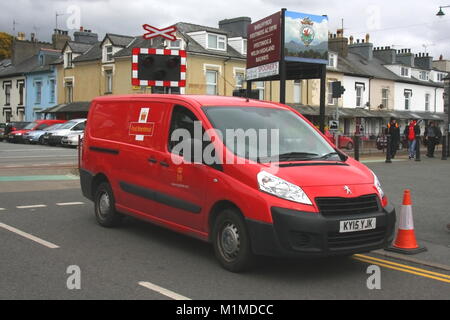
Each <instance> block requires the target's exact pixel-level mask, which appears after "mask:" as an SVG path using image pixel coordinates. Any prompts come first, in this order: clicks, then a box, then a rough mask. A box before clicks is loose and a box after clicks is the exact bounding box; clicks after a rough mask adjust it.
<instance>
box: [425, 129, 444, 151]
mask: <svg viewBox="0 0 450 320" xmlns="http://www.w3.org/2000/svg"><path fill="white" fill-rule="evenodd" d="M425 139H426V141H427V144H428V152H427V157H428V158H434V151H435V150H436V145H437V144H439V142H440V141H441V139H442V132H441V129H440V128H439V127H437V126H436V125H435V123H434V122H433V121H431V122H430V124H429V126H428V127H427V129H426V131H425Z"/></svg>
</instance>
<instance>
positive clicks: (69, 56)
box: [66, 52, 73, 68]
mask: <svg viewBox="0 0 450 320" xmlns="http://www.w3.org/2000/svg"><path fill="white" fill-rule="evenodd" d="M72 67H73V63H72V52H67V53H66V68H72Z"/></svg>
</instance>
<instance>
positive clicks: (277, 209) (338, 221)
mask: <svg viewBox="0 0 450 320" xmlns="http://www.w3.org/2000/svg"><path fill="white" fill-rule="evenodd" d="M214 108H220V112H223V113H224V114H231V115H232V112H234V110H236V112H240V113H242V114H245V112H247V113H248V114H249V117H251V116H252V115H251V113H252V112H259V113H271V112H273V113H274V117H275V116H277V115H278V113H280V114H282V115H283V117H284V116H286V117H292V118H295V119H294V120H293V121H299V123H303V124H304V125H305V128H306V127H307V130H311V131H308V132H311V139H312V137H313V136H314V139H317V140H315V141H317V144H321V145H322V144H323V146H324V148H330V150H332V151H333V152H335V154H334V153H330V155H329V156H324V157H322V158H311V159H304V160H299V159H300V158H299V159H294V157H292V158H291V157H290V156H289V157H286V158H285V159H284V160H283V161H279V162H277V163H273V162H266V163H264V162H261V161H260V160H257V161H251V160H249V161H247V162H246V163H245V164H228V162H226V163H223V164H220V165H206V164H203V163H199V162H193V163H192V162H186V161H185V162H183V163H180V162H182V161H174V160H177V158H180V160H182V159H181V158H182V156H177V155H174V154H173V153H171V152H170V151H169V147H168V145H169V144H170V143H169V142H168V141H169V132H172V131H171V130H172V129H173V128H172V127H173V126H174V123H178V121H179V120H177V119H175V114H176V115H177V117H179V112H182V114H190V115H194V116H195V117H196V118H197V119H198V120H200V121H201V123H202V125H203V129H204V130H209V129H217V128H216V127H215V125H213V123H212V122H211V116H210V114H213V113H217V112H218V111H219V109H214ZM227 108H228V109H227ZM180 110H181V111H180ZM176 112H177V113H176ZM183 112H184V113H183ZM172 116H173V118H172ZM179 118H180V119H181V120H180V121H185V119H183V117H179ZM240 118H245V117H240ZM258 119H260V118H258ZM261 119H262V118H261ZM289 119H291V118H289ZM215 120H220V117H218V116H215ZM270 120H271V119H267V121H269V122H270ZM242 121H245V119H242ZM180 123H181V122H180ZM277 126H283V124H282V123H280V124H277ZM294 129H295V128H294ZM212 132H213V133H210V135H212V137H211V141H212V145H213V146H214V148H217V149H219V148H220V147H223V145H224V143H223V142H222V137H220V135H215V133H214V132H215V131H214V130H213V131H212ZM308 134H309V133H308ZM287 140H289V139H287ZM223 149H224V150H225V151H224V154H222V155H221V156H222V157H230V158H232V159H234V160H239V159H237V158H239V156H238V155H236V153H233V152H231V151H230V150H229V148H228V147H224V148H223ZM293 151H295V150H293ZM305 154H306V153H305ZM293 155H295V154H293ZM328 157H334V158H333V159H334V160H330V159H331V158H328ZM224 162H225V161H224ZM80 163H81V165H80V180H81V187H82V191H83V194H84V195H85V196H86V197H87V198H89V199H91V200H93V201H94V204H95V214H96V217H97V220H98V221H99V223H100V224H101V225H103V226H106V227H111V226H115V225H116V224H117V223H118V221H119V220H120V217H121V216H122V215H123V214H125V215H131V216H134V217H137V218H141V219H144V220H147V221H150V222H152V223H155V224H158V225H161V226H164V227H167V228H170V229H172V230H174V231H177V232H180V233H183V234H185V235H189V236H193V237H196V238H199V239H201V240H204V241H210V242H212V243H213V245H214V249H215V252H216V255H217V257H218V259H219V260H220V262H221V264H222V265H223V266H224V267H225V268H226V269H228V270H231V271H241V270H243V269H245V268H246V267H248V265H249V261H250V257H251V256H252V255H253V254H256V255H268V256H294V257H323V256H334V255H351V254H354V253H361V252H368V251H371V250H375V249H380V248H384V247H386V246H388V245H389V244H390V243H391V242H392V240H393V236H394V229H395V228H394V227H395V209H394V207H393V206H392V205H390V204H389V203H388V201H387V197H386V196H385V195H384V193H383V191H382V189H381V185H380V184H379V181H378V179H377V178H376V176H375V174H374V173H373V172H372V171H371V170H369V169H368V168H367V167H366V166H364V165H363V164H361V163H359V162H357V161H355V160H354V159H352V158H350V157H348V156H346V155H345V154H344V153H343V152H341V151H340V150H338V149H336V147H335V146H334V145H333V144H332V143H331V142H329V141H328V140H327V139H326V137H325V136H324V135H322V134H321V133H320V132H319V131H318V130H317V129H316V128H314V126H313V125H312V124H311V123H309V122H308V120H307V119H306V118H304V117H303V116H302V115H301V114H299V113H298V112H296V111H295V110H293V109H292V108H290V107H288V106H285V105H281V104H276V103H268V102H262V101H254V100H246V99H243V98H232V97H217V96H189V95H186V96H185V95H128V96H108V97H99V98H96V99H95V100H93V102H92V104H91V108H90V111H89V117H88V121H87V126H86V130H85V135H84V139H83V142H82V151H81V161H80ZM234 163H239V162H237V161H236V162H234ZM273 168H276V170H277V171H276V172H275V173H274V174H271V173H270V172H272V171H271V170H272V169H273ZM260 177H261V178H260ZM272 186H273V189H270V188H272ZM286 186H287V188H288V189H289V191H288V192H287V193H283V192H284V191H283V190H284V189H285V188H286ZM265 188H266V189H265ZM267 188H268V189H267ZM280 190H281V191H280ZM272 192H275V194H274V193H272ZM287 195H289V197H292V198H289V199H288V198H283V197H287ZM301 197H303V200H301V199H300V198H301ZM306 199H310V202H309V203H308V200H306ZM301 201H303V202H302V203H300V202H301Z"/></svg>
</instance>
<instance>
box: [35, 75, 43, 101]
mask: <svg viewBox="0 0 450 320" xmlns="http://www.w3.org/2000/svg"><path fill="white" fill-rule="evenodd" d="M34 87H35V88H36V97H35V100H34V104H41V103H42V80H36V81H35V82H34Z"/></svg>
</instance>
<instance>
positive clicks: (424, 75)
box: [419, 71, 430, 81]
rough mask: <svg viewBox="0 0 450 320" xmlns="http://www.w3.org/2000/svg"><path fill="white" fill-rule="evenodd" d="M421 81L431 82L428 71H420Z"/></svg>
mask: <svg viewBox="0 0 450 320" xmlns="http://www.w3.org/2000/svg"><path fill="white" fill-rule="evenodd" d="M419 79H420V80H423V81H428V80H430V74H429V73H428V72H426V71H420V73H419Z"/></svg>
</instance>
